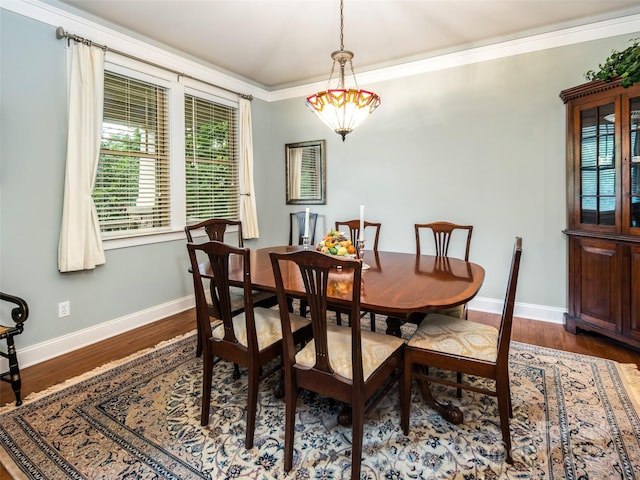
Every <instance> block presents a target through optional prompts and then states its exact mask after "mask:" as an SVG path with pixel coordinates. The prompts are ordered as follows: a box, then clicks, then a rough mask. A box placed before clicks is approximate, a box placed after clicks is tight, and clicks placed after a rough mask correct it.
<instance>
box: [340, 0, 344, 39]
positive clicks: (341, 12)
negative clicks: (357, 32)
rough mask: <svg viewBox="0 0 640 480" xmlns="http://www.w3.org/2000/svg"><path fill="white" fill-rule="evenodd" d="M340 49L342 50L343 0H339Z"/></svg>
mask: <svg viewBox="0 0 640 480" xmlns="http://www.w3.org/2000/svg"><path fill="white" fill-rule="evenodd" d="M340 50H344V0H340Z"/></svg>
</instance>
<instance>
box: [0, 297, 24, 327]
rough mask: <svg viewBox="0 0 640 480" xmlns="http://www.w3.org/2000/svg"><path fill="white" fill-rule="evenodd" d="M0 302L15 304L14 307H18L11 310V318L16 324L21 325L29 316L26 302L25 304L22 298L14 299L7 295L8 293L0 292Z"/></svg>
mask: <svg viewBox="0 0 640 480" xmlns="http://www.w3.org/2000/svg"><path fill="white" fill-rule="evenodd" d="M0 300H4V301H7V302H11V303H15V304H16V305H18V306H17V307H15V308H13V309H12V310H11V318H12V319H13V321H14V322H16V323H18V324H20V323H23V322H24V321H25V320H26V319H27V317H28V316H29V306H28V305H27V302H25V301H24V300H23V299H22V298H20V297H16V296H14V295H9V294H8V293H3V292H0Z"/></svg>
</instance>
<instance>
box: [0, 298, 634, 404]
mask: <svg viewBox="0 0 640 480" xmlns="http://www.w3.org/2000/svg"><path fill="white" fill-rule="evenodd" d="M469 320H474V321H478V322H483V323H488V324H493V325H496V324H497V323H498V321H499V316H498V315H494V314H489V313H482V312H477V311H473V310H471V311H469ZM193 329H195V311H194V310H188V311H186V312H183V313H179V314H177V315H173V316H171V317H168V318H165V319H163V320H160V321H158V322H155V323H153V324H152V325H146V326H144V327H140V328H138V329H136V330H133V331H131V332H127V333H123V334H121V335H117V336H115V337H113V338H110V339H108V340H104V341H102V342H98V343H95V344H93V345H90V346H88V347H84V348H81V349H78V350H76V351H74V352H71V353H67V354H65V355H61V356H59V357H56V358H54V359H51V360H48V361H46V362H42V363H39V364H37V365H33V366H31V367H28V368H23V369H22V370H21V372H20V374H21V377H22V398H25V397H26V396H27V395H29V394H30V393H33V392H39V391H41V390H44V389H45V388H48V387H50V386H52V385H55V384H57V383H60V382H62V381H64V380H66V379H69V378H72V377H75V376H77V375H80V374H82V373H85V372H88V371H89V370H92V369H93V368H96V367H99V366H101V365H103V364H105V363H107V362H110V361H113V360H118V359H120V358H124V357H126V356H128V355H130V354H132V353H135V352H137V351H139V350H142V349H144V348H148V347H153V346H154V345H157V344H158V343H160V342H162V341H164V340H168V339H171V338H173V337H175V336H178V335H181V334H183V333H187V332H189V331H191V330H193ZM511 339H512V340H514V341H517V342H523V343H529V344H532V345H540V346H543V347H549V348H555V349H558V350H566V351H569V352H575V353H581V354H585V355H593V356H595V357H603V358H609V359H611V360H615V361H617V362H620V363H635V364H636V365H637V366H638V368H640V351H638V350H635V349H632V348H630V347H628V346H625V345H623V344H621V343H618V342H615V341H612V340H610V339H608V338H605V337H602V336H599V335H596V334H591V333H586V332H584V333H582V332H581V333H580V334H578V335H572V334H570V333H567V332H565V330H564V328H563V327H562V325H557V324H551V323H547V322H539V321H535V320H525V319H519V318H516V319H514V325H513V333H512V335H511ZM0 386H1V388H2V391H1V392H0V405H5V404H6V403H10V402H12V401H15V399H14V397H13V391H12V390H11V388H10V386H9V384H8V383H4V382H2V384H0Z"/></svg>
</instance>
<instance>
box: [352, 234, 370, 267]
mask: <svg viewBox="0 0 640 480" xmlns="http://www.w3.org/2000/svg"><path fill="white" fill-rule="evenodd" d="M356 249H357V250H358V258H359V259H360V260H362V269H363V270H368V269H370V268H371V267H370V266H369V265H367V263H366V262H365V261H364V240H363V239H360V240H358V241H357V242H356Z"/></svg>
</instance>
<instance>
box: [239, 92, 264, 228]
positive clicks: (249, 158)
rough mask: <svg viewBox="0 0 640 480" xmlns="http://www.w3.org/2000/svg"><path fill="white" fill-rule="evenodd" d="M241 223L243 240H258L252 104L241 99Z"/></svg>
mask: <svg viewBox="0 0 640 480" xmlns="http://www.w3.org/2000/svg"><path fill="white" fill-rule="evenodd" d="M239 177H240V221H241V222H242V238H245V239H246V238H258V237H259V236H260V233H259V232H258V214H257V213H256V194H255V189H254V186H253V133H252V131H251V102H250V101H249V100H247V99H245V98H241V99H240V169H239Z"/></svg>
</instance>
